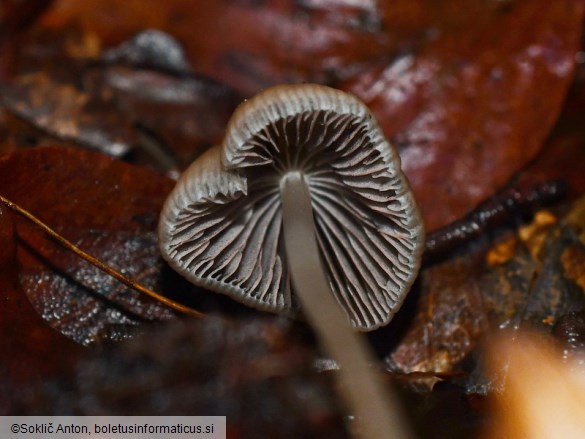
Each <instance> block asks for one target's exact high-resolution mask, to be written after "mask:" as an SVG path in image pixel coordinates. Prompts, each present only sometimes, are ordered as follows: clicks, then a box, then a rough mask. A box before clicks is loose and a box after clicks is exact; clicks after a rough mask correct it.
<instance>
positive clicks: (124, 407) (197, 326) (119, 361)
mask: <svg viewBox="0 0 585 439" xmlns="http://www.w3.org/2000/svg"><path fill="white" fill-rule="evenodd" d="M314 354H315V353H314V351H312V350H311V349H309V348H307V347H306V346H304V345H303V344H302V343H301V341H300V340H299V339H298V338H297V337H296V336H295V335H294V333H293V332H292V331H291V329H290V327H288V323H286V322H284V323H283V322H282V321H281V322H279V321H278V320H276V319H270V320H265V321H262V320H255V321H248V322H246V321H242V322H238V323H227V322H225V321H222V320H217V319H209V320H207V321H205V322H188V323H187V324H186V323H182V322H177V321H175V322H172V324H167V325H165V326H161V327H159V328H157V330H156V331H150V332H149V333H148V334H145V335H144V336H141V337H138V338H136V339H134V340H129V341H125V342H122V343H119V344H118V345H116V346H114V347H113V348H111V349H109V350H108V351H106V352H104V353H103V354H99V355H93V356H90V357H88V358H86V359H85V360H83V361H81V362H79V364H77V365H76V366H75V367H74V368H72V372H71V373H70V374H69V375H68V376H65V377H63V378H61V379H56V380H53V381H52V382H50V383H47V384H46V385H40V386H36V387H35V388H34V389H32V391H31V392H30V395H25V397H23V398H21V400H20V401H21V404H20V405H19V406H18V408H17V410H18V412H19V413H26V414H41V413H42V414H45V415H46V414H54V415H61V414H70V413H77V414H82V415H96V414H99V415H107V414H110V415H151V416H165V415H174V416H177V415H193V414H205V415H217V416H227V422H228V431H229V432H230V433H228V436H229V437H242V438H254V437H258V432H259V431H261V432H262V435H266V436H268V437H271V438H290V437H320V438H344V437H347V435H346V433H345V432H344V431H343V422H342V420H341V419H340V415H339V409H338V407H337V406H336V404H335V403H334V401H333V395H332V390H331V389H330V387H329V383H328V381H327V379H326V378H325V377H324V376H322V375H318V374H317V373H316V372H315V371H314V370H313V369H312V359H313V357H314Z"/></svg>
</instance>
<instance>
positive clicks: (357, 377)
mask: <svg viewBox="0 0 585 439" xmlns="http://www.w3.org/2000/svg"><path fill="white" fill-rule="evenodd" d="M281 196H282V222H283V234H284V243H285V249H286V256H287V259H288V265H289V270H290V274H291V278H292V283H293V287H294V291H295V293H296V294H297V297H298V298H299V299H300V301H301V305H302V307H303V310H304V314H305V316H306V317H307V318H308V320H309V322H310V323H311V325H312V326H313V327H314V328H315V329H316V330H317V335H318V337H319V339H320V343H321V345H322V346H323V347H324V348H325V350H326V351H327V353H328V354H329V355H331V357H333V358H334V359H335V360H336V361H337V362H338V363H339V365H340V370H339V375H338V376H339V383H340V392H341V394H342V396H343V398H344V400H345V401H344V402H345V404H346V406H347V408H348V409H349V411H350V413H352V414H353V415H355V416H356V418H357V419H358V420H359V421H358V422H359V430H360V431H362V437H363V438H367V439H384V438H394V439H407V438H411V437H412V435H411V434H410V431H409V429H408V428H407V426H406V425H405V423H404V422H403V419H404V418H403V416H401V415H402V410H401V409H400V407H399V405H398V404H397V403H396V401H395V400H394V398H393V397H392V395H391V394H390V393H388V388H387V387H386V386H385V385H384V383H383V382H382V380H381V379H380V376H379V375H377V374H376V371H374V370H372V369H371V368H370V364H374V362H375V359H374V356H373V355H372V352H371V350H370V349H369V348H368V346H367V345H366V344H365V343H364V342H363V339H362V337H361V336H360V335H359V334H357V333H355V332H354V331H353V330H352V329H351V327H350V326H349V325H348V321H347V317H346V315H345V314H344V313H343V311H342V309H341V308H340V307H339V305H338V304H337V302H336V301H335V299H334V297H333V294H332V292H331V290H330V288H329V283H328V281H327V279H326V277H325V273H324V272H323V269H322V265H321V261H320V260H319V250H318V247H317V240H316V239H315V228H314V225H313V224H314V220H313V209H312V207H311V195H310V192H309V187H308V185H307V183H306V181H305V177H304V175H303V174H302V173H301V172H289V173H288V174H286V175H285V176H284V177H283V179H282V181H281Z"/></svg>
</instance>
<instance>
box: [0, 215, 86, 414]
mask: <svg viewBox="0 0 585 439" xmlns="http://www.w3.org/2000/svg"><path fill="white" fill-rule="evenodd" d="M0 249H1V251H0V334H2V336H1V337H0V414H5V413H6V412H7V411H8V410H9V409H10V406H11V404H12V402H13V395H14V394H16V393H18V392H19V391H20V390H21V389H22V387H23V386H25V385H27V384H28V385H30V384H31V383H36V382H38V381H39V380H41V379H43V378H46V377H47V376H50V375H52V374H54V373H56V372H58V371H62V370H64V369H65V367H66V365H69V363H70V362H72V361H73V360H74V359H76V358H78V357H79V356H80V354H81V353H82V348H81V347H80V346H79V345H77V344H75V343H74V342H72V341H70V340H68V339H67V338H65V337H63V336H62V335H61V334H59V333H58V332H57V331H55V330H54V329H52V328H50V327H49V326H48V325H47V324H46V323H45V322H43V320H42V319H41V317H40V316H39V315H38V313H37V312H36V311H35V310H34V309H33V307H32V305H31V303H30V301H29V299H28V298H27V297H26V295H25V293H24V292H23V290H22V289H21V287H20V285H19V282H18V264H17V260H16V229H15V227H14V223H13V221H12V216H11V213H10V211H8V208H7V207H6V206H4V205H1V204H0Z"/></svg>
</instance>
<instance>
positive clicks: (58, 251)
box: [0, 147, 174, 344]
mask: <svg viewBox="0 0 585 439" xmlns="http://www.w3.org/2000/svg"><path fill="white" fill-rule="evenodd" d="M172 184H173V183H172V181H171V180H168V179H166V178H165V177H161V176H157V175H156V174H154V173H152V172H149V171H147V170H143V169H140V168H137V167H133V166H130V165H127V164H124V163H122V162H118V161H113V160H111V159H109V158H107V157H106V156H103V155H100V154H97V153H91V152H84V151H81V150H75V149H71V148H60V147H48V148H36V149H33V150H25V151H18V152H15V153H14V154H12V155H8V156H4V157H2V158H0V193H2V195H3V196H5V197H6V198H8V199H10V200H11V201H13V202H16V203H18V204H19V205H21V206H23V207H24V208H26V209H27V210H29V211H30V212H32V213H34V214H36V215H37V216H38V217H39V218H41V219H42V220H43V221H44V222H45V223H47V224H49V225H50V226H51V227H53V228H54V229H56V230H57V231H61V232H62V234H63V235H64V236H65V237H66V238H68V239H69V240H71V241H73V242H74V243H76V244H77V245H78V246H79V247H81V248H84V249H85V250H86V251H88V252H89V253H91V254H93V255H94V256H97V257H98V258H100V259H101V260H103V261H105V262H106V263H108V264H110V265H112V266H114V267H116V268H118V269H119V270H122V271H123V272H124V273H126V274H127V275H129V276H131V277H134V278H136V279H137V280H139V281H140V282H141V283H143V284H145V285H147V286H150V287H158V286H160V282H161V280H162V278H161V268H162V263H161V260H160V257H159V253H158V247H157V238H156V223H157V219H158V213H159V210H160V207H161V205H162V202H163V200H164V197H165V196H166V193H167V192H168V191H169V190H170V188H171V187H172ZM17 230H18V236H19V246H18V264H19V277H20V285H21V287H22V290H23V291H24V292H25V293H26V295H27V296H28V298H29V299H30V301H31V302H32V304H33V306H34V307H35V309H36V310H37V312H38V313H39V314H40V315H41V316H42V317H43V318H44V319H45V321H47V323H49V324H50V325H51V326H53V327H55V328H57V329H58V330H60V331H61V332H62V333H64V334H65V335H67V336H68V337H70V338H72V339H74V340H76V341H77V342H80V343H82V344H90V343H93V342H95V341H98V340H100V339H107V338H117V337H120V336H122V337H123V336H124V333H125V331H127V330H128V329H130V330H131V328H132V327H135V326H136V325H137V324H139V323H141V322H143V321H145V320H161V319H162V320H168V319H170V318H172V317H173V315H174V314H173V313H171V312H170V311H169V310H167V309H166V308H165V307H163V306H161V305H159V304H157V303H154V302H153V301H152V300H150V299H148V298H144V297H143V296H140V295H139V293H136V292H134V291H128V290H127V289H126V288H123V287H121V286H120V285H119V284H118V283H117V282H116V281H114V280H113V279H112V278H110V277H109V276H107V275H105V274H104V273H101V272H99V270H97V269H96V268H95V267H92V266H90V265H89V264H87V263H86V262H85V261H81V260H80V259H79V258H78V257H77V256H76V255H74V254H72V253H71V252H69V251H66V250H64V249H63V248H61V247H60V246H59V245H58V244H56V243H55V242H53V241H52V240H50V239H48V238H47V237H46V236H45V235H44V233H43V232H42V231H40V230H39V229H37V228H36V227H35V226H32V225H31V224H29V223H28V222H26V221H24V220H19V221H18V227H17Z"/></svg>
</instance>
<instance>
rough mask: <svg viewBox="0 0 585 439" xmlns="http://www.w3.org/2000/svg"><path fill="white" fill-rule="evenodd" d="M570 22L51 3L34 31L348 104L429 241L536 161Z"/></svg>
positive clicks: (522, 14) (410, 12)
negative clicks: (333, 92)
mask: <svg viewBox="0 0 585 439" xmlns="http://www.w3.org/2000/svg"><path fill="white" fill-rule="evenodd" d="M583 9H584V5H583V4H582V3H581V2H579V1H578V0H562V1H559V2H548V1H545V0H538V1H536V2H530V3H527V2H484V1H480V0H469V1H467V2H464V3H463V5H462V4H461V2H458V1H455V0H452V1H447V2H441V3H440V4H437V3H436V2H433V1H430V0H418V1H415V2H412V1H408V2H406V1H404V2H390V1H384V2H377V3H374V2H363V3H362V4H359V5H358V4H354V3H347V2H342V1H313V0H304V1H302V2H292V1H287V0H283V1H281V2H277V3H265V2H249V1H231V2H227V3H213V4H211V3H209V2H202V3H198V2H192V1H191V2H188V1H186V0H174V1H172V2H170V3H165V4H164V6H162V4H160V3H157V4H156V5H155V4H154V2H153V3H152V4H151V3H149V6H148V7H144V2H136V1H130V2H124V3H119V2H113V1H107V2H101V3H100V4H99V6H98V5H97V4H95V3H93V2H82V3H80V2H73V1H71V0H60V1H58V2H56V5H55V8H54V9H52V11H51V13H50V14H48V15H46V16H45V17H44V21H43V23H44V25H45V26H48V27H54V26H62V25H63V24H64V23H71V22H74V23H77V24H78V25H79V26H81V27H82V28H83V29H85V30H87V31H91V32H95V33H96V34H98V35H100V37H101V38H103V39H104V41H107V42H109V43H118V42H120V41H121V40H122V39H126V38H128V37H129V36H130V35H131V34H133V33H136V32H138V31H139V30H142V29H144V28H145V27H153V28H159V29H162V30H165V31H167V32H169V33H171V34H172V35H174V36H176V37H177V38H178V39H179V40H180V41H181V42H182V43H183V44H185V47H186V53H187V57H188V59H189V60H190V62H191V64H192V66H193V69H194V71H196V72H201V73H204V74H205V75H207V76H209V77H211V78H215V79H218V80H220V81H222V82H225V83H226V84H228V85H230V86H233V87H235V88H236V89H237V90H239V91H241V92H243V93H246V94H252V93H255V92H257V91H258V90H259V89H261V88H264V87H266V86H268V85H272V84H275V83H282V82H300V81H314V82H320V83H326V84H330V85H334V86H336V87H339V88H342V89H344V90H348V91H351V92H353V93H355V94H357V95H358V96H359V97H360V98H362V99H363V100H364V101H365V102H366V104H368V105H369V106H370V107H371V109H372V110H373V111H374V113H375V114H376V116H377V118H378V119H379V120H380V123H381V125H382V127H383V128H384V131H385V132H386V135H388V136H389V137H390V138H391V139H392V140H394V142H395V143H396V144H397V145H399V147H400V148H401V156H402V159H403V166H404V169H405V171H406V174H407V176H408V177H409V179H410V181H411V183H412V186H413V189H414V191H415V194H416V196H417V199H418V200H419V203H420V205H421V207H422V209H423V213H424V216H425V219H426V222H427V226H428V228H429V229H431V230H432V229H436V228H438V227H440V226H443V225H445V224H447V223H449V222H451V221H453V220H455V219H457V218H459V217H461V216H462V215H463V214H465V213H466V212H468V211H470V210H471V209H472V208H473V207H474V206H475V205H476V204H478V203H479V202H480V201H482V200H484V199H486V198H488V197H489V196H490V195H491V194H493V193H494V192H495V191H496V190H498V189H500V188H502V187H503V186H504V185H505V183H506V182H507V181H508V180H509V179H510V177H511V176H512V175H514V174H515V173H516V172H517V171H518V170H519V169H520V168H521V167H522V166H524V165H525V164H526V163H528V161H529V160H530V159H531V158H532V157H533V156H534V155H535V154H536V153H537V152H538V150H539V148H540V147H541V145H542V143H543V141H544V139H545V137H546V136H547V134H548V133H549V131H550V129H551V127H552V125H553V124H554V122H555V120H556V118H557V117H558V114H559V110H560V106H561V103H562V100H563V98H564V96H565V93H566V91H567V88H568V86H569V83H570V80H571V78H572V73H573V65H574V56H575V54H576V53H577V51H578V48H579V43H580V35H581V24H582V18H583ZM90 11H91V12H90ZM178 17H180V18H178ZM193 29H196V30H197V31H196V32H193ZM502 29H515V31H514V32H502V31H501V30H502ZM210 36H211V37H210Z"/></svg>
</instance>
